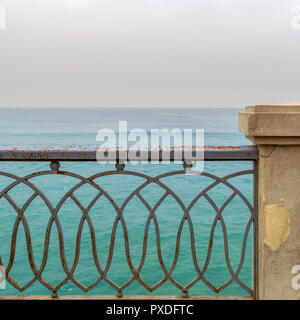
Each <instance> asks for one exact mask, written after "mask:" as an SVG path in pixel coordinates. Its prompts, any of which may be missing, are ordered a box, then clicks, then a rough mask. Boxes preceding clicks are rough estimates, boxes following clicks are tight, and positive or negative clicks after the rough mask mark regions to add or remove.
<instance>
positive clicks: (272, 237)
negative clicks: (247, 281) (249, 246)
mask: <svg viewBox="0 0 300 320" xmlns="http://www.w3.org/2000/svg"><path fill="white" fill-rule="evenodd" d="M239 130H240V131H241V132H243V133H244V134H245V135H246V137H247V138H248V139H250V140H251V141H252V142H253V143H254V144H255V145H257V147H258V151H259V160H258V268H257V271H258V298H259V299H300V102H298V103H288V104H272V105H256V106H250V107H246V109H245V112H242V113H240V115H239ZM297 265H298V266H299V267H297ZM295 266H296V267H295ZM298 287H299V288H298Z"/></svg>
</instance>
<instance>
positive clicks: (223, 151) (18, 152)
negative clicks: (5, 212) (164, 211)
mask: <svg viewBox="0 0 300 320" xmlns="http://www.w3.org/2000/svg"><path fill="white" fill-rule="evenodd" d="M172 152H173V153H172V154H171V161H172V160H173V159H175V158H176V157H175V155H176V154H175V153H176V152H181V151H176V150H175V151H174V150H173V151H172ZM98 160H99V159H98ZM103 160H105V161H106V159H103ZM117 160H118V159H117ZM141 160H143V161H149V160H151V155H150V154H149V155H147V154H146V155H144V158H143V159H141ZM160 160H161V159H160ZM193 160H194V159H193ZM204 160H206V161H252V162H253V164H254V165H253V169H251V170H243V171H239V172H234V173H230V174H228V175H226V176H224V177H218V176H216V175H214V174H211V173H207V172H202V173H201V174H200V175H201V176H204V177H208V178H210V179H212V180H213V182H212V183H210V184H209V185H208V186H207V187H206V188H204V189H203V190H199V193H198V194H197V196H196V197H195V198H194V199H193V200H192V201H191V202H190V203H189V204H188V205H185V204H184V202H183V201H182V199H180V197H179V196H178V195H177V194H176V193H175V192H174V191H173V190H172V189H171V188H170V187H168V186H167V185H166V184H165V183H164V182H163V181H162V179H163V178H166V177H170V176H176V175H182V174H184V173H185V172H186V171H185V170H186V167H187V164H188V162H189V161H190V159H184V161H183V165H184V168H183V169H182V170H178V171H174V172H167V173H164V174H160V175H157V176H154V177H152V176H149V175H146V174H143V173H139V172H134V171H128V170H126V167H125V165H123V164H122V163H119V162H118V161H117V162H116V170H111V171H106V172H101V173H98V174H95V175H93V176H91V177H83V176H81V175H79V174H76V173H72V172H67V171H61V170H60V163H59V162H60V161H96V150H95V149H93V148H21V149H20V148H18V149H17V148H0V161H49V162H51V164H50V170H46V171H41V172H34V173H31V174H28V175H26V176H23V177H20V176H17V175H15V174H12V173H8V172H2V171H0V179H1V177H8V178H11V179H13V182H12V183H10V184H9V185H8V186H7V187H5V188H4V189H3V190H2V191H1V192H0V199H1V198H4V199H6V201H7V202H8V203H9V204H10V205H11V207H12V208H13V209H14V210H15V211H16V213H17V217H16V220H15V223H14V226H13V231H12V235H11V238H10V235H7V239H9V238H10V239H11V246H10V248H11V249H10V257H9V261H8V265H7V266H4V267H5V270H6V281H7V282H8V283H9V284H10V285H11V286H13V287H14V288H16V289H17V290H19V291H20V292H25V291H26V290H27V289H28V288H29V287H30V286H32V285H33V284H34V283H35V282H37V281H39V282H40V283H41V284H42V285H43V286H44V287H46V288H47V289H48V290H49V292H50V293H51V294H52V297H53V298H55V297H57V296H58V294H59V290H60V289H61V288H62V287H63V286H64V285H65V284H66V283H67V282H68V281H71V282H73V283H74V284H75V285H76V286H77V287H78V288H80V289H81V290H82V291H83V292H89V291H90V290H91V289H93V288H95V287H96V286H97V285H98V284H99V283H100V282H101V281H105V282H106V283H107V284H109V285H110V286H111V287H112V288H113V289H114V290H115V291H116V294H117V296H118V297H122V295H123V291H124V289H125V288H127V287H128V286H130V285H131V284H132V283H133V282H134V281H138V282H139V283H140V285H142V286H143V287H144V288H146V289H147V290H148V291H149V292H155V291H156V290H157V289H158V288H159V287H161V286H162V285H163V284H164V283H165V282H166V281H169V282H170V283H172V284H173V285H174V286H175V287H176V288H177V289H178V290H180V292H181V297H182V298H186V297H188V292H189V290H190V289H191V288H193V287H194V286H195V285H196V284H197V283H198V282H199V281H202V282H203V283H204V284H205V285H206V286H207V287H208V288H210V289H211V290H212V291H213V292H214V293H220V292H221V291H222V290H224V289H225V288H226V287H228V286H229V285H230V284H232V283H233V282H236V283H237V284H238V285H239V286H240V287H242V288H243V289H245V290H246V291H247V292H248V293H249V295H250V296H251V297H253V298H255V295H256V285H257V275H256V265H257V262H256V251H257V241H256V233H257V218H256V161H257V150H256V148H255V147H254V146H247V147H206V148H205V150H204ZM100 161H101V159H100ZM0 164H1V163H0ZM48 175H63V176H68V177H72V178H74V179H77V180H78V183H77V184H76V185H75V186H73V187H72V188H71V189H70V190H69V191H67V192H66V193H65V194H64V196H63V197H62V198H61V199H60V201H59V202H58V204H57V205H56V206H54V205H53V203H52V202H51V201H50V200H49V199H48V198H47V195H45V194H44V193H43V191H42V190H40V189H39V188H38V187H37V186H36V185H35V184H34V183H33V182H32V181H31V179H32V178H36V177H40V176H48ZM112 175H120V176H135V177H139V178H142V179H143V180H144V182H143V183H142V184H140V185H139V186H138V187H137V188H136V189H135V190H134V191H132V192H131V193H130V195H129V196H128V197H127V198H126V199H124V201H123V203H122V204H121V205H118V204H117V202H116V201H115V200H114V199H113V198H112V196H111V195H110V194H109V193H108V192H107V191H106V190H105V189H104V188H103V187H102V186H101V184H99V183H96V182H95V179H97V178H101V177H104V176H112ZM244 175H252V176H253V181H254V184H253V195H254V198H253V201H252V202H251V201H249V200H248V199H247V197H246V196H245V195H244V194H243V193H242V192H241V191H240V190H239V189H238V188H237V187H235V186H234V185H233V184H232V183H231V182H230V179H232V178H235V177H238V176H244ZM121 179H122V178H121V177H120V181H122V180H121ZM120 183H121V182H120ZM22 184H24V185H26V186H27V187H29V188H30V189H31V190H32V191H33V194H32V195H31V196H30V198H29V199H28V200H27V201H26V202H25V203H24V205H23V206H19V205H18V204H17V202H16V201H15V200H14V199H13V197H11V196H10V195H9V191H11V190H13V188H15V187H17V186H19V185H22ZM150 184H155V185H157V186H159V187H160V188H161V189H162V190H163V196H161V197H160V199H159V200H158V201H157V203H156V204H155V205H154V206H151V205H150V204H149V202H148V201H147V200H146V199H145V198H144V197H143V195H142V194H141V191H142V190H143V189H144V188H145V187H147V186H148V185H150ZM84 185H89V186H91V187H93V188H94V189H95V190H96V191H97V194H96V196H95V197H94V198H93V200H92V201H91V202H90V203H89V204H88V205H83V203H82V202H81V201H80V200H79V199H78V198H77V197H76V196H75V191H77V190H79V189H80V188H81V187H82V186H84ZM218 185H224V186H226V187H227V188H228V189H229V190H231V195H230V196H229V197H228V198H227V200H226V201H225V202H224V203H223V204H222V205H221V206H219V207H218V206H217V204H216V203H215V201H214V200H213V199H212V198H211V197H210V196H209V194H208V192H209V191H210V190H212V189H213V188H214V187H216V186H218ZM168 196H169V197H172V198H173V199H174V200H175V201H176V203H177V204H178V205H179V207H180V208H181V210H182V213H183V215H182V218H181V221H180V224H179V229H178V233H177V240H176V245H175V247H176V249H175V255H174V259H173V263H172V264H171V266H170V267H169V268H167V267H166V264H165V262H164V259H163V255H162V249H161V245H160V226H159V223H158V220H157V217H156V211H157V209H158V208H159V206H160V205H161V204H162V203H163V201H164V200H165V199H166V198H167V197H168ZM38 197H39V198H40V199H42V201H43V203H44V205H45V206H46V207H47V208H48V210H49V212H50V214H51V216H50V218H49V221H48V225H47V228H46V233H45V238H44V252H43V258H42V262H41V264H40V267H39V268H38V267H37V265H36V262H35V259H34V255H33V249H32V241H31V231H30V228H29V225H28V222H27V219H26V217H25V215H24V213H25V211H26V209H27V208H28V206H29V205H30V204H31V203H32V201H33V200H34V199H36V198H38ZM101 197H104V198H106V199H107V200H108V201H109V202H110V203H111V205H112V206H113V208H114V210H115V212H116V217H115V220H114V223H113V228H112V232H111V240H110V249H109V255H108V260H107V263H106V265H105V266H103V265H102V264H101V262H100V260H99V257H98V250H99V248H97V244H96V234H95V230H94V226H93V222H92V220H91V218H90V216H89V212H90V210H91V208H92V207H93V206H94V205H95V203H96V202H97V201H98V200H99V199H100V198H101ZM133 197H137V198H138V199H139V200H140V201H141V203H142V204H143V205H144V206H145V207H146V208H147V210H148V211H149V215H148V218H147V221H146V225H145V229H144V241H143V252H142V258H141V261H140V263H139V265H138V267H134V264H133V262H132V257H131V251H130V245H129V240H128V230H127V225H126V219H125V217H124V215H123V212H124V210H125V208H126V206H127V204H128V203H129V201H130V200H131V199H132V198H133ZM235 197H239V198H240V199H241V200H242V201H243V202H244V203H245V205H246V207H247V208H248V210H249V213H250V217H249V220H248V223H247V225H246V228H245V230H244V234H243V240H242V252H241V256H240V261H239V263H238V266H237V268H236V269H235V270H234V268H233V266H232V263H231V260H230V255H229V247H228V232H227V228H226V224H225V222H224V219H223V216H222V212H223V211H224V209H225V208H226V207H227V206H228V204H229V203H230V202H231V201H232V200H233V199H234V198H235ZM202 198H204V199H206V200H207V202H208V203H209V204H210V205H211V207H212V208H213V209H214V211H215V213H216V215H215V218H214V220H213V223H212V226H211V231H210V235H209V246H208V248H207V252H206V259H205V263H204V265H203V267H202V268H201V267H200V266H199V262H198V258H197V251H196V248H195V230H194V228H193V222H192V219H191V216H190V211H191V210H192V208H193V207H194V206H195V204H196V203H197V202H198V201H199V200H200V199H202ZM67 199H71V200H72V201H73V202H74V203H75V204H76V205H77V206H78V208H79V209H80V210H81V212H82V216H81V219H80V223H79V227H78V230H77V238H76V252H75V259H74V262H73V265H72V266H69V265H68V264H67V259H66V256H65V245H64V237H63V228H62V225H61V222H60V218H59V216H58V213H59V210H60V209H61V207H62V206H63V204H64V203H65V202H66V200H67ZM0 214H1V208H0ZM85 221H86V222H87V223H88V227H89V230H90V235H91V242H92V255H93V260H94V263H95V266H96V268H97V271H98V273H99V278H98V279H97V280H96V281H95V282H94V283H92V284H91V285H89V286H84V285H83V284H82V283H80V282H79V281H78V280H77V279H76V277H75V276H74V272H75V270H76V268H77V266H78V261H79V256H80V244H81V233H82V229H83V225H84V222H85ZM185 221H187V223H188V227H189V231H190V246H191V252H192V260H193V265H194V269H195V271H196V274H197V276H196V277H195V279H194V280H193V281H191V282H190V283H188V284H187V285H182V284H181V283H180V282H179V281H177V280H176V279H175V278H174V277H173V276H172V273H173V271H174V269H175V267H176V265H177V261H178V256H179V245H180V239H181V234H182V230H183V225H184V223H185ZM151 222H153V223H154V227H155V232H156V242H157V243H156V245H157V255H158V260H159V264H160V267H161V269H162V271H163V273H164V277H163V279H161V280H160V281H158V282H157V283H156V284H155V285H152V286H151V285H149V284H148V283H147V282H146V281H145V280H144V279H143V278H142V277H141V271H142V269H143V265H144V263H145V259H146V255H147V239H148V232H149V226H150V223H151ZM217 222H220V224H221V227H222V232H223V236H224V254H225V260H226V265H227V268H228V271H229V273H230V278H229V279H228V280H227V281H226V282H224V283H223V284H222V285H220V286H216V285H215V284H214V283H213V282H212V281H208V279H207V278H206V276H205V273H206V271H207V268H208V266H209V263H210V259H211V254H212V244H213V240H214V232H215V228H216V225H217ZM20 224H22V225H23V227H24V230H25V234H26V246H27V254H28V260H29V263H30V267H31V270H32V272H33V274H34V277H33V278H32V280H31V281H29V282H28V283H27V284H26V285H24V286H21V285H20V284H19V283H18V282H17V281H15V280H14V279H13V278H12V277H11V275H10V271H11V269H12V267H13V265H14V261H15V251H16V241H17V234H18V227H19V225H20ZM119 224H120V225H121V226H122V229H123V233H124V241H125V251H126V259H127V263H128V266H129V268H130V271H131V273H132V276H131V277H130V278H129V279H128V280H127V281H126V282H125V283H124V284H123V285H117V284H116V283H115V282H114V281H112V280H111V279H110V278H109V276H108V272H109V269H110V266H111V262H112V258H113V254H114V245H115V235H116V230H117V227H118V225H119ZM53 225H55V226H56V229H57V231H58V237H59V250H60V260H61V265H62V267H63V270H64V272H65V274H66V276H65V279H64V280H63V281H61V282H60V283H59V284H58V285H56V286H54V285H52V284H51V283H50V282H48V281H47V279H45V278H44V277H43V272H44V270H45V267H46V264H47V259H48V253H49V241H50V233H51V229H52V228H53ZM251 227H252V230H253V231H252V233H253V250H252V251H253V257H252V260H253V261H252V272H253V281H252V286H250V287H249V286H248V285H246V284H245V283H244V282H243V281H242V280H240V278H239V274H240V271H241V269H242V266H243V263H244V260H245V252H246V244H247V240H248V237H249V231H250V228H251ZM0 232H1V231H0ZM241 232H242V231H241ZM2 264H3V263H2V260H1V252H0V265H2ZM0 295H1V292H0Z"/></svg>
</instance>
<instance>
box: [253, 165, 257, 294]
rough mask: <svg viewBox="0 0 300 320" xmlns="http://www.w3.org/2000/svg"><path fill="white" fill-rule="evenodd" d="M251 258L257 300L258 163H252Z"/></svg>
mask: <svg viewBox="0 0 300 320" xmlns="http://www.w3.org/2000/svg"><path fill="white" fill-rule="evenodd" d="M253 210H254V215H253V216H254V221H253V235H252V237H253V244H252V247H253V257H252V286H253V290H254V298H255V299H257V300H258V161H257V160H254V161H253Z"/></svg>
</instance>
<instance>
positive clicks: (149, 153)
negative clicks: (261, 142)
mask: <svg viewBox="0 0 300 320" xmlns="http://www.w3.org/2000/svg"><path fill="white" fill-rule="evenodd" d="M97 150H99V147H82V146H77V147H0V161H52V160H57V161H111V162H114V161H116V160H119V159H120V157H119V152H120V151H121V150H119V149H115V152H116V159H108V158H107V157H106V156H104V155H102V156H100V157H99V154H98V156H97ZM110 150H111V149H110ZM102 151H104V149H103V150H102ZM129 151H130V152H132V150H125V151H124V150H122V152H123V153H124V152H126V153H127V156H128V153H129ZM154 151H156V153H157V156H156V157H153V152H154ZM186 151H203V152H202V153H201V152H199V155H198V156H197V157H196V158H195V157H192V156H191V155H190V152H189V153H186ZM163 152H169V153H170V155H169V160H170V161H177V160H178V159H179V158H181V159H182V160H185V161H195V160H198V161H202V160H207V161H230V160H236V161H249V160H257V158H258V151H257V148H256V146H253V145H251V146H205V147H204V148H203V147H202V148H197V147H195V148H194V147H193V148H188V147H187V148H184V149H183V148H178V147H176V148H174V147H171V148H170V150H166V149H164V150H162V149H159V150H150V149H148V150H141V151H140V155H139V159H136V160H132V159H131V158H130V161H151V160H152V161H163V160H166V159H165V158H163ZM122 159H124V158H123V157H122ZM127 159H128V158H127ZM128 160H129V159H128Z"/></svg>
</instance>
